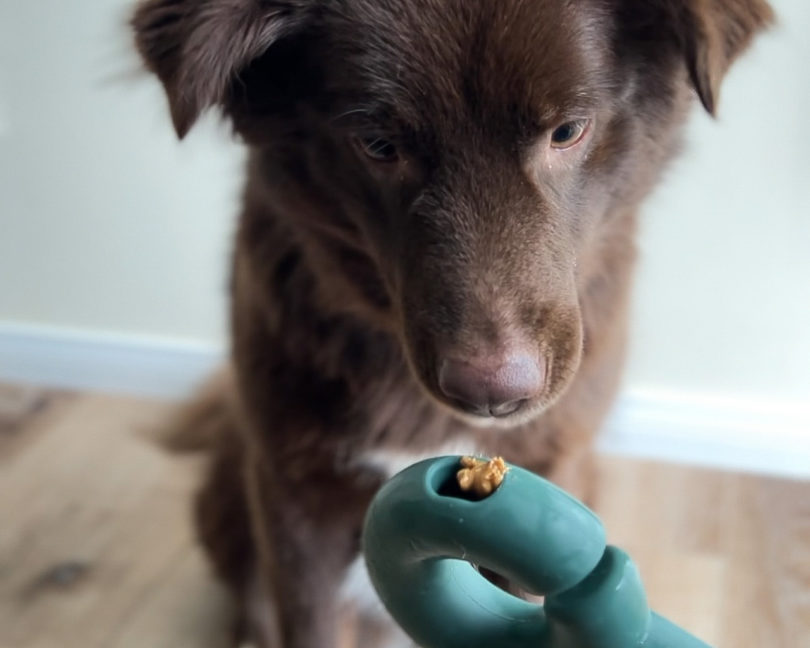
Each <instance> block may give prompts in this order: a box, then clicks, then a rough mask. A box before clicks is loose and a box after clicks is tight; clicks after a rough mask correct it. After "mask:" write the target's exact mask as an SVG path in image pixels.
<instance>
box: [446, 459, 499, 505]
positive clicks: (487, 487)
mask: <svg viewBox="0 0 810 648" xmlns="http://www.w3.org/2000/svg"><path fill="white" fill-rule="evenodd" d="M460 463H461V470H459V471H458V472H457V473H456V479H457V480H458V485H459V487H460V488H461V490H463V491H465V492H472V493H473V494H474V495H476V496H477V497H481V498H484V497H488V496H489V495H492V493H493V492H495V490H496V489H497V488H498V486H500V485H501V483H502V482H503V478H504V477H505V476H506V471H507V470H509V467H508V466H507V465H506V462H505V461H504V460H503V457H495V458H494V459H491V460H489V461H485V460H483V459H476V458H475V457H462V458H461V461H460Z"/></svg>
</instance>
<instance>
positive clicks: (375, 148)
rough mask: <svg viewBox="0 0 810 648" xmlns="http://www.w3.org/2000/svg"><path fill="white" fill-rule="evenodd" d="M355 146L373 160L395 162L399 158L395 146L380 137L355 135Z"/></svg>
mask: <svg viewBox="0 0 810 648" xmlns="http://www.w3.org/2000/svg"><path fill="white" fill-rule="evenodd" d="M355 144H356V146H357V147H358V148H359V149H360V150H361V151H362V152H363V154H364V155H366V157H369V158H371V159H372V160H374V161H375V162H396V161H397V160H398V159H399V152H398V151H397V147H396V146H395V145H394V144H393V143H392V142H390V141H389V140H387V139H384V138H382V137H362V136H358V137H355Z"/></svg>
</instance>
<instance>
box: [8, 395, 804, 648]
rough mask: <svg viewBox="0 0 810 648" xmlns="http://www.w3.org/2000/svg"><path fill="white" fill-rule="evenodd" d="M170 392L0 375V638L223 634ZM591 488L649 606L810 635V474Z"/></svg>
mask: <svg viewBox="0 0 810 648" xmlns="http://www.w3.org/2000/svg"><path fill="white" fill-rule="evenodd" d="M167 409H168V406H167V405H166V404H162V403H157V402H154V401H139V400H134V399H131V398H122V397H111V396H101V395H68V394H54V393H41V392H38V391H32V390H24V389H17V388H11V387H8V386H6V387H1V386H0V648H96V647H98V648H102V647H103V648H128V647H132V648H135V647H137V648H163V647H166V648H169V647H171V648H184V647H192V646H193V647H199V648H208V647H214V646H222V645H224V642H225V628H226V619H227V610H228V601H227V599H226V597H225V596H224V595H223V593H222V592H221V591H220V590H219V589H218V587H217V586H216V584H214V583H213V582H212V580H211V578H210V576H209V573H208V570H207V566H206V564H205V561H204V560H203V558H202V556H201V554H200V552H199V551H198V549H197V548H196V547H195V544H194V539H193V535H192V533H191V530H190V525H189V523H188V511H187V502H188V498H189V493H190V492H191V490H192V489H193V485H194V481H195V475H196V473H197V471H198V469H199V466H198V465H197V464H196V463H195V462H196V461H198V460H194V459H188V458H184V459H178V458H176V457H170V456H167V455H165V454H163V453H162V452H161V451H160V450H159V449H157V448H156V447H155V446H154V445H153V444H152V443H150V442H149V440H148V439H147V434H148V430H149V429H150V427H151V426H152V425H153V424H154V423H155V422H156V421H159V420H160V419H161V417H162V416H164V415H165V413H166V411H167ZM600 471H601V473H602V474H601V484H602V490H601V492H600V495H599V501H598V503H597V510H598V513H600V515H601V516H602V518H603V520H604V522H605V525H606V527H607V529H608V534H609V539H610V541H611V542H612V543H614V544H617V545H619V546H621V547H623V548H625V549H627V550H628V551H629V552H630V554H631V555H632V556H633V557H634V558H635V559H636V561H637V562H638V564H639V566H640V568H641V572H642V575H643V577H644V580H645V583H646V586H647V591H648V595H649V598H650V600H651V603H652V606H653V607H654V609H656V610H657V611H658V612H660V613H661V614H663V615H665V616H667V617H669V618H671V619H672V620H674V621H675V622H677V623H679V624H681V625H683V626H685V627H686V628H689V629H690V630H691V631H693V632H694V633H696V634H698V635H699V636H701V637H702V638H704V639H705V640H706V641H708V642H709V643H711V644H712V645H715V646H717V648H763V647H767V648H807V647H808V646H810V483H808V482H790V481H782V480H777V479H767V478H763V477H755V476H743V475H736V474H729V473H720V472H711V471H706V470H698V469H691V468H684V467H678V466H672V465H665V464H654V463H644V462H638V461H630V460H621V459H616V458H602V459H601V460H600Z"/></svg>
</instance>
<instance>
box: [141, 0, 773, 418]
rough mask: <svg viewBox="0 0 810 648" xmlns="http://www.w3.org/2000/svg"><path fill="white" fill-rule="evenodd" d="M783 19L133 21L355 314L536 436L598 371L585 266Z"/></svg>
mask: <svg viewBox="0 0 810 648" xmlns="http://www.w3.org/2000/svg"><path fill="white" fill-rule="evenodd" d="M770 17H771V14H770V10H769V8H768V6H767V4H766V3H765V2H764V1H763V0H613V1H607V2H606V1H604V0H583V1H581V2H570V1H569V0H385V1H381V0H320V1H318V0H147V1H146V2H144V3H142V4H141V5H140V6H139V8H138V9H137V11H136V15H135V18H134V21H133V25H134V27H135V30H136V33H137V43H138V46H139V49H140V51H141V53H142V55H143V57H144V58H145V60H146V62H147V65H148V66H149V67H150V68H151V69H152V70H153V71H154V72H155V73H156V74H157V75H158V76H159V77H160V79H161V80H162V81H163V83H164V85H165V87H166V90H167V94H168V97H169V104H170V107H171V113H172V117H173V120H174V124H175V127H176V129H177V131H178V133H179V134H180V135H181V136H182V135H184V134H185V133H186V132H187V131H188V130H189V128H190V127H191V126H192V124H193V123H194V121H195V120H196V118H197V116H198V115H199V114H200V112H201V111H203V110H204V109H206V108H208V107H210V106H212V105H218V106H220V107H222V108H223V110H224V111H225V113H226V114H227V115H228V116H229V117H230V118H231V119H232V120H233V123H234V124H235V128H236V130H237V131H238V132H239V133H240V134H241V135H242V136H243V137H244V139H245V140H247V141H248V142H249V143H250V144H252V145H253V147H254V150H255V151H256V153H255V161H256V165H257V166H258V168H259V169H260V173H261V174H262V175H263V178H264V182H265V184H266V185H267V187H268V190H269V191H271V192H272V197H273V198H272V199H273V203H274V205H275V206H276V207H277V209H278V210H279V213H283V214H285V215H286V216H285V217H287V218H289V220H290V225H291V226H292V227H294V228H298V229H299V231H301V232H304V233H305V234H306V236H304V237H302V238H303V239H305V240H306V241H307V246H308V247H307V249H308V250H309V252H310V253H311V261H312V263H313V264H315V265H317V266H319V267H320V268H321V270H322V274H324V276H328V277H329V278H330V281H332V282H342V285H344V286H346V287H349V288H351V289H352V293H351V294H352V295H353V298H352V299H351V300H347V305H348V303H349V302H351V304H352V307H354V308H359V309H361V310H364V312H367V313H369V312H373V313H374V314H375V316H378V317H379V319H380V320H381V321H385V322H387V324H388V325H389V326H390V327H392V329H393V330H394V331H395V332H396V333H397V334H398V335H399V337H400V339H401V340H402V344H403V348H404V351H405V355H406V357H407V358H408V360H409V362H410V364H411V366H412V368H413V370H414V373H415V375H416V377H417V378H418V380H419V381H420V383H421V384H422V385H423V386H424V387H425V388H426V389H427V391H428V392H429V393H430V394H431V395H432V396H433V397H434V398H436V399H437V400H439V401H440V402H442V403H444V404H445V405H448V406H449V407H451V408H453V409H454V411H456V412H458V413H460V414H461V415H463V416H467V417H469V419H470V420H477V421H479V422H483V423H489V424H495V423H497V424H501V423H502V424H509V425H513V424H516V423H519V422H521V421H524V420H527V419H528V418H530V417H531V416H533V415H535V414H537V413H538V412H540V411H542V409H543V408H544V407H547V406H548V405H549V404H550V403H551V402H553V401H554V400H555V399H556V398H557V397H558V396H559V395H560V394H561V393H562V392H563V391H564V389H565V387H566V386H567V385H568V383H569V382H570V380H571V378H572V376H573V375H574V373H575V371H576V369H577V367H578V364H579V362H580V357H581V353H582V347H583V323H582V320H583V316H582V312H581V307H582V303H583V291H587V290H597V289H598V288H594V287H593V286H594V285H597V286H598V277H597V278H596V279H595V280H594V278H587V277H583V273H585V272H586V271H585V270H584V269H583V265H587V264H583V259H586V258H588V257H589V255H590V256H592V255H593V254H598V248H599V246H600V244H601V241H602V239H603V238H604V232H605V231H606V230H607V229H609V228H610V227H611V223H610V221H611V219H615V218H617V210H620V209H621V207H622V206H623V205H624V206H626V205H631V206H633V205H635V204H636V203H637V202H638V200H639V199H640V197H641V195H643V194H644V193H645V192H646V190H647V189H648V188H649V186H650V185H651V183H652V182H653V179H654V176H655V173H654V172H655V170H657V169H658V168H659V167H660V166H661V164H662V163H663V161H664V160H665V158H666V157H667V155H668V153H669V151H670V150H671V148H672V146H670V144H671V140H673V139H674V138H673V137H672V135H671V132H672V131H674V130H675V125H676V124H677V123H679V121H680V117H681V116H682V114H683V113H684V105H685V102H684V98H685V97H687V95H688V94H689V92H690V91H691V90H694V91H696V93H697V95H698V96H699V97H700V99H701V101H702V103H703V104H704V106H705V107H706V108H707V110H709V111H710V112H713V111H714V109H715V104H716V100H717V94H718V88H719V84H720V81H721V79H722V77H723V75H724V73H725V71H726V70H727V68H728V67H729V65H730V64H731V62H732V61H733V60H734V58H735V57H736V56H737V55H738V54H739V53H740V52H741V51H742V50H743V49H744V48H745V47H746V45H747V44H748V42H749V41H750V39H751V37H752V36H753V34H754V33H755V32H756V31H757V30H758V29H759V28H761V27H762V26H764V25H765V24H767V22H768V21H769V20H770ZM592 280H593V281H592ZM589 282H590V283H589ZM341 294H342V293H341ZM341 299H343V297H341Z"/></svg>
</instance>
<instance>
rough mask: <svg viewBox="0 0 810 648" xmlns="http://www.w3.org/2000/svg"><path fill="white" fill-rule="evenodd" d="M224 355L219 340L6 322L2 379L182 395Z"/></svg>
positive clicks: (0, 346)
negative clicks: (207, 341) (216, 342)
mask: <svg viewBox="0 0 810 648" xmlns="http://www.w3.org/2000/svg"><path fill="white" fill-rule="evenodd" d="M223 357H224V351H223V349H221V348H217V347H216V346H214V345H207V344H201V343H196V342H188V341H185V340H173V339H161V338H148V337H136V336H125V335H110V334H106V333H95V332H93V333H89V332H86V331H72V330H64V329H53V328H46V327H38V326H26V325H17V324H4V323H2V322H0V380H4V381H7V382H22V383H29V384H35V385H42V386H46V387H56V388H65V389H84V390H91V391H103V392H111V393H124V394H133V395H138V396H156V397H159V398H182V397H184V396H186V395H187V394H189V393H190V392H191V391H192V390H193V388H194V387H195V386H196V385H197V384H198V383H199V382H200V381H201V380H202V379H203V378H205V376H206V375H207V374H208V373H210V372H211V371H212V370H213V369H214V368H215V367H216V366H217V365H218V364H219V363H220V362H221V361H222V358H223Z"/></svg>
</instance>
